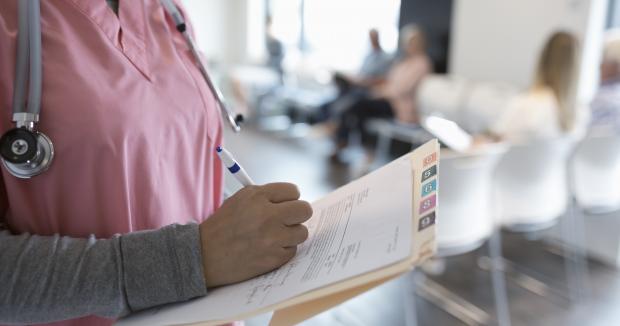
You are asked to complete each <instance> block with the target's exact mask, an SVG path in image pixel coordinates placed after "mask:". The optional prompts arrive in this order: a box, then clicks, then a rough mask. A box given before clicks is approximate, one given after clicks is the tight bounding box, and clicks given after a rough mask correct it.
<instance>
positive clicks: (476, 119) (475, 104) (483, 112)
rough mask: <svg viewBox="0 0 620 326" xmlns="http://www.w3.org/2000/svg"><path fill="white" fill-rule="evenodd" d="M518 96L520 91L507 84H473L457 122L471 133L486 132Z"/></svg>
mask: <svg viewBox="0 0 620 326" xmlns="http://www.w3.org/2000/svg"><path fill="white" fill-rule="evenodd" d="M517 94H518V90H517V89H516V88H515V87H513V86H511V85H507V84H501V83H476V84H472V85H471V86H470V88H469V90H468V92H467V97H466V100H465V102H464V103H463V105H462V108H461V110H460V111H459V117H458V120H457V121H459V124H460V125H461V127H462V128H463V129H465V130H467V131H469V132H470V133H473V134H478V133H481V132H485V131H487V130H489V128H490V127H491V125H492V124H493V123H494V122H495V121H496V120H497V119H498V118H499V117H500V116H501V115H502V113H503V111H504V109H505V108H506V107H507V104H508V103H509V102H510V100H511V99H512V98H514V96H516V95H517Z"/></svg>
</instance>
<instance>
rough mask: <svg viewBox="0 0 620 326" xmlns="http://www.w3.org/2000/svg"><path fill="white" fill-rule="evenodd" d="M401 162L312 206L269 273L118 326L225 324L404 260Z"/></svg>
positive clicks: (407, 200)
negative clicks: (304, 235) (291, 249)
mask: <svg viewBox="0 0 620 326" xmlns="http://www.w3.org/2000/svg"><path fill="white" fill-rule="evenodd" d="M412 174H413V172H412V166H411V160H410V158H409V156H406V157H403V158H401V159H399V160H396V161H394V162H392V163H390V164H388V165H387V166H385V167H383V168H381V169H380V170H378V171H376V172H375V173H372V174H369V175H367V176H365V177H363V178H361V179H358V180H356V181H354V182H352V183H350V184H348V185H346V186H344V187H342V188H340V189H338V190H336V191H334V192H333V193H331V194H329V195H328V196H326V197H324V198H323V199H320V200H318V201H316V202H315V203H313V204H312V207H313V209H314V214H313V216H312V218H311V219H310V220H309V221H308V222H307V223H306V225H307V227H308V229H309V231H310V232H309V238H308V240H306V242H304V243H303V244H302V245H301V246H300V247H299V248H298V251H297V255H296V256H295V257H294V258H293V259H292V260H291V261H289V262H288V263H287V264H285V265H283V266H282V267H280V268H278V269H277V270H275V271H273V272H270V273H267V274H264V275H262V276H259V277H256V278H253V279H251V280H248V281H245V282H241V283H238V284H234V285H229V286H224V287H221V288H218V289H214V290H211V291H209V293H208V294H207V296H206V297H204V298H199V299H195V300H193V301H190V302H185V303H180V304H174V305H168V306H164V307H162V308H158V309H151V310H147V311H145V312H143V313H139V314H136V315H133V316H131V317H129V318H127V319H124V320H122V321H120V324H122V325H155V324H183V323H195V322H200V321H208V320H221V319H226V318H231V316H237V315H241V314H245V313H249V312H252V311H257V310H260V309H263V308H266V307H269V306H270V305H273V304H277V303H279V302H282V301H285V300H287V299H290V298H293V297H295V296H297V295H300V294H303V293H305V292H308V291H311V290H315V289H318V288H321V287H323V286H326V285H329V284H332V283H335V282H338V281H342V280H345V279H347V278H350V277H353V276H357V275H361V274H364V273H367V272H370V271H373V270H376V269H379V268H381V267H385V266H388V265H390V264H393V263H397V262H399V261H402V260H404V259H407V258H408V257H409V256H410V254H411V247H412V243H411V242H412V239H411V237H412V228H413V227H412V223H413V222H412V216H413V212H412V198H413V194H412V192H413V190H412V187H413V176H412Z"/></svg>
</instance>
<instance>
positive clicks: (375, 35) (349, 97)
mask: <svg viewBox="0 0 620 326" xmlns="http://www.w3.org/2000/svg"><path fill="white" fill-rule="evenodd" d="M368 37H369V40H370V46H371V49H370V52H369V53H368V54H367V55H366V57H365V58H364V61H363V62H362V66H361V67H360V70H359V73H358V75H357V76H351V75H346V74H342V73H335V74H334V77H333V80H334V84H335V85H336V87H337V88H338V96H337V97H336V98H335V99H333V100H331V101H329V102H327V103H325V104H323V105H321V107H320V108H319V111H318V113H317V115H316V116H315V117H314V121H311V122H321V121H325V120H327V119H329V118H330V117H332V116H334V115H337V114H338V111H339V108H342V107H347V106H349V105H350V103H351V102H354V101H355V100H356V99H358V98H359V97H361V96H363V95H364V94H365V93H366V92H367V91H368V90H369V89H372V88H373V87H375V86H377V85H380V84H381V83H383V82H384V81H385V75H386V74H387V72H388V70H389V69H390V66H391V64H392V56H391V55H390V54H388V53H387V52H385V51H384V50H383V48H382V47H381V42H380V40H379V31H377V30H376V29H371V30H370V31H369V32H368Z"/></svg>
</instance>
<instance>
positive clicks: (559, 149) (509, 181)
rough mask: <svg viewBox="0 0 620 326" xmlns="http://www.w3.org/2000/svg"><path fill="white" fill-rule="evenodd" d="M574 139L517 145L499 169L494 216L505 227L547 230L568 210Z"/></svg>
mask: <svg viewBox="0 0 620 326" xmlns="http://www.w3.org/2000/svg"><path fill="white" fill-rule="evenodd" d="M574 143H575V141H574V139H573V138H570V137H565V138H559V139H552V140H534V141H532V142H530V143H528V144H521V145H513V146H512V147H511V148H510V150H509V151H508V152H507V153H506V155H504V157H503V158H502V160H501V161H500V163H499V164H498V166H497V170H496V172H495V178H494V195H495V196H494V204H495V208H494V212H495V214H496V215H497V218H498V219H499V222H500V223H502V224H503V225H504V226H505V227H508V228H512V229H514V230H516V231H518V230H536V229H544V228H546V227H548V226H551V225H553V223H555V222H556V221H557V218H559V217H560V216H561V215H562V214H563V213H564V212H565V211H566V209H567V205H568V186H567V160H568V156H569V155H570V152H571V150H572V148H573V147H574Z"/></svg>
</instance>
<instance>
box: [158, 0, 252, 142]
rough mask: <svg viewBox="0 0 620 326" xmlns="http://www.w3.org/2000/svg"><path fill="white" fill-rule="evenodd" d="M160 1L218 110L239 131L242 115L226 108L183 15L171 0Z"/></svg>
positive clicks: (222, 96) (234, 129)
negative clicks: (194, 62) (185, 45)
mask: <svg viewBox="0 0 620 326" xmlns="http://www.w3.org/2000/svg"><path fill="white" fill-rule="evenodd" d="M160 3H161V4H162V6H163V7H164V9H165V10H166V12H167V13H168V15H169V16H170V17H171V18H172V21H173V22H174V24H175V26H176V28H177V30H178V31H179V32H180V33H181V34H182V35H183V37H184V38H185V41H186V42H187V45H188V47H189V49H190V51H191V52H192V56H193V57H194V60H195V61H196V65H198V69H199V70H200V73H201V74H202V77H203V78H204V80H205V81H206V83H207V86H208V87H209V90H210V91H211V93H213V96H214V97H215V100H216V101H217V104H218V106H219V107H220V110H221V111H222V115H223V117H224V118H225V119H226V120H228V124H229V125H230V127H231V128H232V130H233V131H235V132H239V131H241V122H243V116H242V115H241V114H235V113H234V112H233V111H232V110H231V109H229V108H228V105H226V100H225V99H224V95H222V92H220V90H219V89H218V88H217V86H216V85H215V83H213V81H212V80H211V77H210V76H209V73H208V72H207V68H206V67H205V65H204V64H203V62H202V58H201V57H200V54H199V53H198V49H197V48H196V45H195V42H194V40H193V39H192V36H191V35H190V34H189V32H188V31H187V28H186V25H185V20H184V19H183V15H181V13H180V12H179V9H178V8H177V7H176V5H175V4H174V3H173V2H172V0H160Z"/></svg>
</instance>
